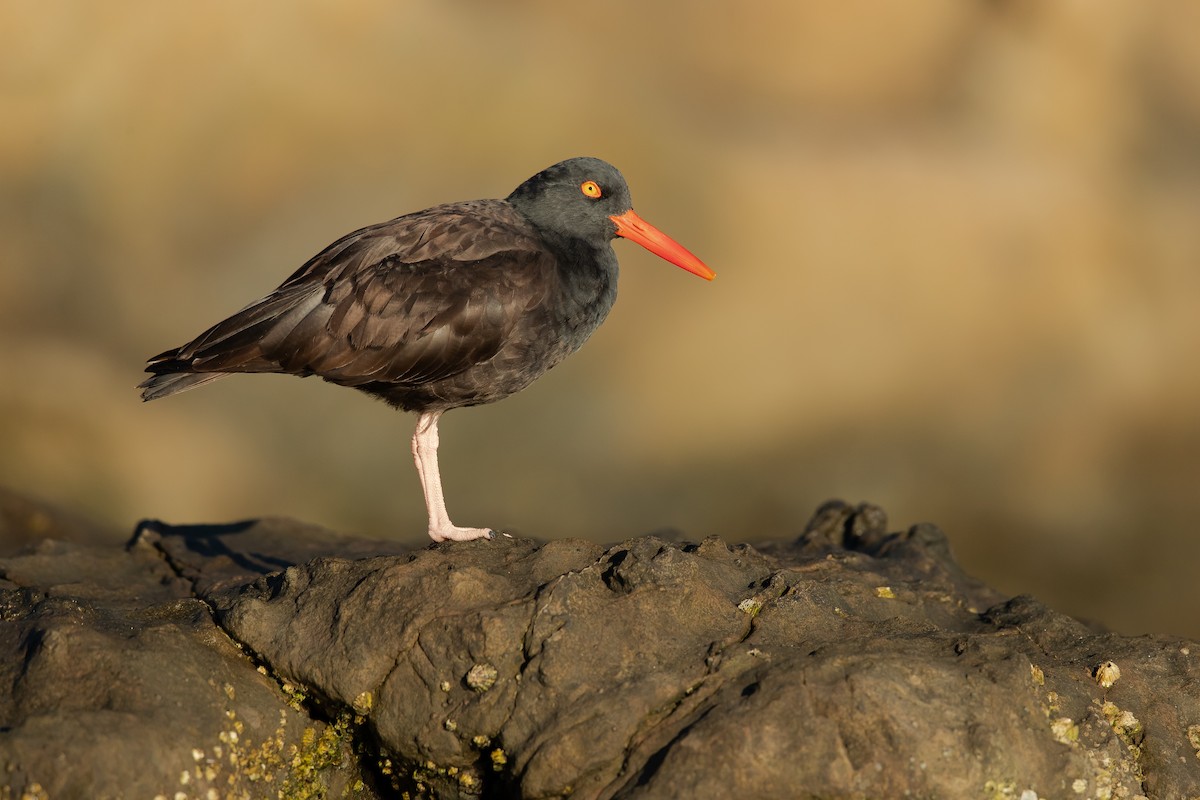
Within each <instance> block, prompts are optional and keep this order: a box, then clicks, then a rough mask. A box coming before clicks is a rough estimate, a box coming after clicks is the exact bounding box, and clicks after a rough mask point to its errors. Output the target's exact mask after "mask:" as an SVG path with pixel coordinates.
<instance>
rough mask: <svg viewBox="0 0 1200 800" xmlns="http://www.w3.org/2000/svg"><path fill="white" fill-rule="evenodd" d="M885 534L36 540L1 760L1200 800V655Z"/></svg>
mask: <svg viewBox="0 0 1200 800" xmlns="http://www.w3.org/2000/svg"><path fill="white" fill-rule="evenodd" d="M885 526H886V520H885V518H884V516H883V514H882V512H881V511H879V510H878V509H877V508H874V507H871V506H861V507H858V508H850V507H847V506H844V505H842V504H829V505H827V506H825V507H824V508H822V509H821V510H820V511H819V512H818V514H817V515H816V517H815V518H814V519H813V521H812V522H811V523H810V525H809V527H808V529H807V531H806V532H805V533H804V534H803V535H802V536H801V537H800V538H799V539H797V540H796V541H794V542H786V543H785V542H779V543H772V544H765V545H761V546H759V547H751V546H749V545H730V544H727V543H725V542H722V541H720V540H718V539H707V540H705V541H703V542H699V543H687V542H682V541H670V540H666V539H662V538H657V537H640V538H636V539H631V540H628V541H626V542H622V543H621V544H618V545H615V546H611V547H607V548H605V547H601V546H598V545H595V544H591V543H587V542H580V541H557V542H551V543H548V544H541V543H536V542H532V541H529V540H510V539H503V538H502V539H498V540H496V541H493V542H471V543H463V544H444V545H435V546H430V547H427V548H425V549H422V550H419V551H414V552H409V553H400V552H397V551H396V549H395V546H394V545H390V544H388V543H381V542H365V541H360V540H351V539H346V538H344V537H338V536H337V535H335V534H332V533H329V532H327V531H322V530H320V529H313V528H306V527H305V526H302V525H299V524H297V523H292V522H287V521H281V520H268V521H259V522H254V523H245V524H242V525H235V526H196V527H185V528H177V527H176V528H173V527H169V526H163V525H156V524H149V525H143V526H142V527H141V529H140V530H139V533H138V535H137V536H136V537H135V539H134V542H133V543H132V544H131V545H130V546H129V547H128V548H127V549H125V550H120V549H115V548H92V549H89V548H87V547H86V546H83V545H73V544H71V545H68V544H56V543H46V544H43V545H41V546H39V547H38V548H37V549H35V550H34V551H33V552H30V553H27V554H25V555H22V556H18V557H14V558H10V559H8V560H6V561H4V562H3V565H2V567H3V575H4V576H5V581H6V582H5V583H4V597H5V605H4V620H5V621H4V623H3V628H2V629H0V637H2V638H3V642H4V646H3V651H2V652H4V654H5V659H4V661H3V664H2V665H0V668H2V669H3V670H4V673H5V674H4V677H5V679H6V681H7V684H6V685H10V686H11V687H12V691H11V696H10V697H8V698H5V699H4V700H3V702H4V705H3V719H2V720H0V723H2V724H3V725H4V726H5V727H4V729H3V732H2V733H0V757H2V758H3V760H4V766H5V768H6V769H7V775H8V776H9V781H10V783H11V784H12V786H13V787H15V789H17V790H23V789H27V788H28V786H29V784H30V783H31V782H33V781H39V782H40V783H41V785H42V786H43V788H45V789H46V790H47V792H48V793H49V796H50V797H71V796H81V797H82V796H96V793H95V792H93V793H92V794H88V793H87V792H84V791H83V790H82V789H80V788H79V787H80V786H81V783H80V781H82V780H84V776H95V775H100V776H102V778H103V780H104V781H106V783H105V784H104V786H106V787H109V788H108V789H107V790H106V791H108V792H110V793H114V794H115V793H117V792H118V791H119V792H120V793H123V794H126V795H128V796H134V795H138V796H148V797H152V796H154V794H155V793H163V794H164V795H165V796H167V797H173V796H174V792H175V791H181V790H182V791H185V792H186V793H187V796H189V797H203V796H205V792H207V791H208V789H210V788H214V789H216V790H217V791H218V792H219V794H218V795H217V796H226V795H227V794H230V795H234V796H237V795H241V796H250V797H275V796H277V791H278V790H279V787H280V786H282V785H287V786H288V787H289V792H288V793H286V794H285V795H284V796H303V795H302V794H301V791H304V792H308V793H309V796H328V797H340V796H361V797H373V796H399V795H400V793H402V792H408V793H410V794H413V795H421V794H425V795H432V796H439V797H471V796H478V795H482V796H485V797H517V796H522V797H531V798H532V797H555V796H564V795H568V794H570V795H571V796H573V797H624V798H634V797H638V798H640V797H646V798H650V797H700V798H703V797H714V798H716V797H721V798H725V797H814V798H815V797H821V798H859V797H864V798H865V797H900V796H906V795H908V796H916V797H931V798H970V797H988V798H992V797H995V798H1005V797H1011V798H1022V797H1024V798H1030V797H1033V796H1035V795H1034V794H1030V793H1031V792H1032V793H1035V794H1036V796H1037V797H1041V798H1049V797H1054V798H1071V797H1082V798H1105V797H1127V798H1136V797H1138V796H1145V797H1148V798H1187V797H1196V796H1200V753H1198V751H1200V645H1196V644H1192V643H1188V642H1186V641H1182V640H1178V639H1170V638H1166V637H1149V636H1147V637H1126V636H1119V635H1115V634H1110V633H1104V632H1101V631H1097V630H1094V629H1091V628H1089V627H1087V626H1085V625H1083V624H1081V623H1079V622H1077V621H1075V620H1073V619H1070V618H1068V617H1065V616H1062V615H1059V614H1056V613H1054V612H1053V611H1051V610H1049V609H1047V608H1045V607H1044V606H1042V605H1040V604H1038V603H1037V602H1036V601H1034V600H1032V599H1029V598H1015V599H1009V598H1005V597H1003V596H1001V595H999V594H997V593H996V592H994V591H993V590H991V589H989V588H988V587H986V586H983V585H981V584H980V583H978V582H977V581H974V580H973V579H971V578H970V577H969V576H967V575H965V574H964V573H963V572H962V571H961V570H960V569H959V568H958V567H957V565H956V564H955V563H954V562H953V560H952V559H951V557H950V555H949V551H948V548H947V546H946V542H945V539H944V537H943V536H942V534H941V533H940V532H939V531H938V530H937V529H936V528H933V527H932V526H917V527H915V528H913V529H911V530H909V531H907V532H905V533H900V534H894V533H893V534H889V533H887V532H886V527H885ZM260 666H261V667H262V669H258V667H260ZM284 687H288V688H287V689H286V690H285V688H284ZM235 722H240V723H241V725H240V728H238V727H237V726H235V725H234V723H235ZM231 731H234V732H236V733H237V734H238V738H237V743H238V747H239V748H241V749H240V750H238V751H237V752H238V753H239V755H238V758H237V761H238V764H236V765H231V764H230V763H229V759H228V756H229V754H230V753H231V752H233V751H234V749H235V748H233V747H232V746H231V745H230V743H229V741H228V740H229V738H230V737H229V734H230V732H231ZM306 732H307V733H306ZM222 737H223V738H222ZM264 751H265V753H266V755H265V756H263V757H261V758H259V759H258V761H254V760H253V758H251V757H250V756H248V755H246V754H247V753H250V752H256V753H262V752H264ZM222 759H224V760H222ZM293 761H294V762H295V764H293ZM250 762H253V763H252V766H253V767H255V768H256V769H257V772H255V773H254V774H248V773H247V772H246V771H245V769H244V768H245V767H246V765H247V763H250ZM260 762H261V763H260ZM297 765H299V766H297ZM206 768H207V769H208V770H210V771H211V772H212V773H213V774H212V775H209V774H207V773H206ZM185 772H186V773H187V778H186V780H181V779H182V778H183V775H184V773H185ZM268 772H269V773H270V775H271V781H270V782H268V781H267V780H266V774H267V773H268ZM181 784H184V785H182V786H181Z"/></svg>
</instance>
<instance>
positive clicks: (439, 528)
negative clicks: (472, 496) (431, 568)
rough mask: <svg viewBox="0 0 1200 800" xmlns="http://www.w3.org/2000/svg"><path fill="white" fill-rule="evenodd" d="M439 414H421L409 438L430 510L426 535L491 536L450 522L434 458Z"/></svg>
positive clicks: (463, 539)
mask: <svg viewBox="0 0 1200 800" xmlns="http://www.w3.org/2000/svg"><path fill="white" fill-rule="evenodd" d="M441 415H442V412H440V411H432V412H426V413H423V414H421V416H420V417H418V418H417V429H416V431H415V432H414V433H413V439H412V451H413V460H414V461H415V462H416V463H417V473H418V474H420V476H421V488H422V489H424V490H425V507H426V508H427V509H428V510H429V538H430V539H433V540H434V541H435V542H444V541H447V540H451V541H456V542H467V541H470V540H471V539H491V538H493V537H494V536H495V534H494V533H492V531H491V530H490V529H488V528H460V527H458V526H457V525H455V524H454V523H453V522H451V521H450V514H449V513H447V511H446V498H445V497H443V496H442V475H441V472H440V471H439V470H438V460H437V449H438V417H440V416H441Z"/></svg>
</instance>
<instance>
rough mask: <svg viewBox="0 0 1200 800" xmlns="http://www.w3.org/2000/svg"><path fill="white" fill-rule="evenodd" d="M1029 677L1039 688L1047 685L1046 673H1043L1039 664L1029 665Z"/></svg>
mask: <svg viewBox="0 0 1200 800" xmlns="http://www.w3.org/2000/svg"><path fill="white" fill-rule="evenodd" d="M1029 677H1030V678H1032V679H1033V682H1034V683H1036V684H1037V685H1038V686H1045V685H1046V673H1045V672H1043V671H1042V668H1041V667H1039V666H1038V665H1037V664H1030V665H1029Z"/></svg>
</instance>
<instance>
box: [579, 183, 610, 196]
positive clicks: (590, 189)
mask: <svg viewBox="0 0 1200 800" xmlns="http://www.w3.org/2000/svg"><path fill="white" fill-rule="evenodd" d="M579 191H581V192H583V194H584V196H585V197H590V198H592V199H593V200H599V199H600V196H601V195H602V194H604V192H602V191H600V184H598V183H596V182H595V181H584V182H583V183H581V184H579Z"/></svg>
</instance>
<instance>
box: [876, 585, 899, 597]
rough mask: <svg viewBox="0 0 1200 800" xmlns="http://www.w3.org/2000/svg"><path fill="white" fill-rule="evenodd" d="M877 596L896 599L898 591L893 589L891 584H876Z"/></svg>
mask: <svg viewBox="0 0 1200 800" xmlns="http://www.w3.org/2000/svg"><path fill="white" fill-rule="evenodd" d="M875 596H876V597H882V598H884V599H885V600H894V599H895V598H896V593H895V592H893V591H892V587H890V586H876V587H875Z"/></svg>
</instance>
